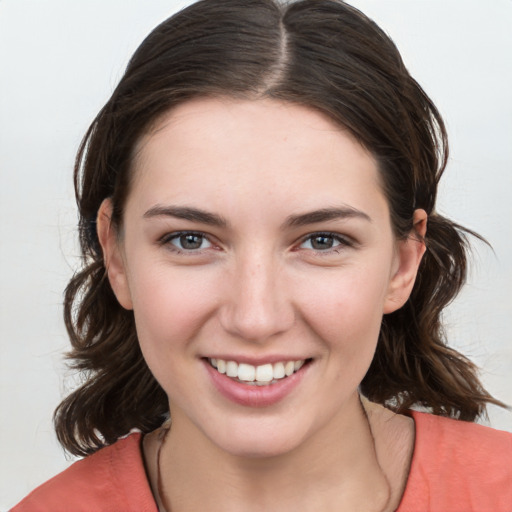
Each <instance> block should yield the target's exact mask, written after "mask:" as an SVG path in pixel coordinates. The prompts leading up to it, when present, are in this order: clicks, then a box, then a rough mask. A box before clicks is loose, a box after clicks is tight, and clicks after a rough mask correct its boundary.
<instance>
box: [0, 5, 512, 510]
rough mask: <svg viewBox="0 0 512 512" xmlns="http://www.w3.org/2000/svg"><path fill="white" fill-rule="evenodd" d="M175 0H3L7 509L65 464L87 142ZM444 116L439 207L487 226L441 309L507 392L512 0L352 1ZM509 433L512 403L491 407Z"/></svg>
mask: <svg viewBox="0 0 512 512" xmlns="http://www.w3.org/2000/svg"><path fill="white" fill-rule="evenodd" d="M188 3H189V2H188V1H185V0H183V1H176V0H175V1H173V0H151V1H150V2H148V1H145V0H87V1H85V0H82V1H78V0H74V1H70V0H45V1H44V2H43V1H41V0H0V230H1V231H0V315H1V316H0V332H1V366H0V391H1V401H0V407H1V409H0V464H1V468H0V509H4V508H8V507H9V506H11V505H13V504H14V503H15V502H16V501H18V500H19V499H21V498H22V497H23V496H24V495H25V494H26V493H27V492H28V491H29V490H31V489H32V488H33V487H34V486H36V485H37V484H39V483H41V482H42V481H44V480H46V479H47V478H49V477H50V476H52V475H54V474H55V473H56V472H58V471H60V470H62V469H63V468H65V467H66V465H67V464H69V462H70V461H69V460H66V458H65V456H64V454H63V452H62V450H61V448H60V447H59V446H58V444H57V442H56V440H55V437H54V434H53V430H52V424H51V416H52V412H53V409H54V408H55V407H56V405H57V404H58V403H59V401H60V399H61V397H62V396H63V395H64V394H65V393H66V390H68V389H69V388H70V387H71V386H72V385H73V382H72V379H71V380H70V379H69V378H68V379H67V380H66V379H65V377H66V375H67V373H66V370H65V367H64V364H63V361H62V353H63V352H64V351H65V350H66V348H67V339H66V334H65V330H64V326H63V322H62V319H61V317H62V314H61V305H62V292H63V289H64V287H65V285H66V283H67V280H68V279H69V277H70V276H71V274H72V272H73V269H74V268H76V267H77V265H78V251H77V245H76V238H75V224H76V213H75V207H74V199H73V190H72V181H71V174H72V166H73V159H74V154H75V152H76V150H77V147H78V144H79V141H80V139H81V137H82V135H83V133H84V132H85V130H86V129H87V126H88V124H89V123H90V122H91V121H92V119H93V117H94V115H95V114H96V112H97V111H98V110H99V109H100V108H101V106H102V105H103V103H104V102H105V101H106V100H107V98H108V96H109V95H110V93H111V92H112V90H113V88H114V86H115V84H116V83H117V81H118V80H119V78H120V76H121V74H122V72H123V69H124V67H125V65H126V63H127V60H128V58H129V57H130V55H131V54H132V52H133V51H134V50H135V48H136V47H137V46H138V44H139V43H140V42H141V40H142V39H143V37H144V36H145V35H146V34H147V33H148V32H149V31H150V30H151V29H152V28H153V27H154V26H155V25H156V24H157V23H159V22H160V21H162V20H163V19H165V18H166V17H168V16H169V15H170V14H172V12H174V11H175V10H177V9H178V8H181V7H183V6H185V5H186V4H188ZM352 3H353V5H355V6H356V7H359V8H361V9H362V10H363V11H364V12H366V13H367V14H368V15H370V16H371V17H373V18H374V19H375V20H376V21H377V22H378V23H379V24H380V25H381V26H382V27H383V28H384V29H385V30H386V31H387V32H388V33H389V34H390V35H391V36H392V38H393V39H394V40H395V42H396V43H397V45H398V47H399V48H400V49H401V51H402V55H403V57H404V60H405V62H406V64H407V66H408V68H409V69H410V71H411V72H412V74H413V76H415V77H416V78H417V80H418V81H419V82H420V83H421V84H422V85H423V87H424V88H425V89H426V90H427V92H428V93H429V95H430V96H431V97H432V98H433V99H434V101H435V102H436V103H437V105H438V107H439V109H440V110H441V112H442V113H443V114H444V117H445V120H446V122H447V126H448V130H449V135H450V137H451V149H452V152H451V159H450V164H449V167H448V170H447V173H446V177H445V180H444V183H443V186H442V189H441V196H440V201H439V210H440V212H441V213H443V214H446V215H449V216H450V217H452V218H454V219H455V220H456V221H458V222H460V223H462V224H463V225H466V226H468V227H470V228H472V229H475V230H477V231H478V232H480V233H481V234H483V235H485V236H486V237H487V238H488V240H489V241H490V242H491V244H492V245H493V247H494V251H495V252H494V253H493V252H492V251H490V250H489V249H488V248H486V247H485V246H484V245H482V244H476V245H475V262H474V265H473V266H472V271H471V277H470V282H469V284H468V286H467V287H466V289H465V291H464V293H463V294H462V295H461V297H460V299H459V300H457V302H456V303H455V304H453V306H452V307H451V308H450V311H449V313H448V314H447V319H446V320H447V331H448V335H449V338H450V340H451V343H452V344H453V345H454V346H456V347H458V348H459V349H461V350H462V351H463V352H464V353H466V354H467V355H468V356H470V357H471V358H472V359H473V360H474V361H475V362H476V363H477V364H478V365H480V366H481V367H482V374H481V375H482V378H483V381H484V383H485V385H486V386H487V387H488V388H489V390H490V391H491V392H492V393H493V394H495V395H496V396H497V397H499V398H500V399H502V400H504V401H505V402H507V403H509V404H512V343H511V335H510V332H509V331H510V325H511V318H512V294H511V291H510V290H511V289H512V242H511V239H512V236H511V235H512V201H511V200H510V196H511V193H512V95H511V94H510V91H511V90H512V57H511V55H512V53H511V52H512V31H511V30H510V27H511V26H512V1H510V0H489V1H488V2H485V3H483V2H481V1H479V0H450V1H448V0H353V1H352ZM490 416H491V424H492V425H493V426H495V427H497V428H501V429H505V430H509V431H511V432H512V414H511V413H508V412H506V411H502V410H499V409H497V408H491V411H490Z"/></svg>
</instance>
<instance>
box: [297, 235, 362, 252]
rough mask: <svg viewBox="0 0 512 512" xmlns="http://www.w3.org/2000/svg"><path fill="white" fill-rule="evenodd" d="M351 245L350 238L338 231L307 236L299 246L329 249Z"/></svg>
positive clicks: (320, 249)
mask: <svg viewBox="0 0 512 512" xmlns="http://www.w3.org/2000/svg"><path fill="white" fill-rule="evenodd" d="M351 245H352V243H351V242H350V240H348V239H347V238H345V237H343V236H341V235H338V234H336V233H313V234H312V235H309V236H308V237H307V238H305V239H304V240H303V241H302V243H301V244H300V246H299V247H300V248H301V249H312V250H314V251H329V250H332V249H336V248H340V249H341V248H342V247H344V246H351Z"/></svg>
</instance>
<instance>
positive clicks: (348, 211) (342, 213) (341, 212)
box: [143, 205, 372, 228]
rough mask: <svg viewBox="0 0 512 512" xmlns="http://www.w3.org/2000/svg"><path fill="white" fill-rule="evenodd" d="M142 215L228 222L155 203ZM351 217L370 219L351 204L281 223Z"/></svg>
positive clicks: (224, 224) (300, 223)
mask: <svg viewBox="0 0 512 512" xmlns="http://www.w3.org/2000/svg"><path fill="white" fill-rule="evenodd" d="M143 217H144V218H145V219H150V218H153V217H173V218H175V219H183V220H189V221H191V222H199V223H201V224H206V225H208V226H215V227H219V228H226V227H228V226H229V222H228V221H227V220H226V219H225V218H224V217H222V216H220V215H217V214H216V213H211V212H207V211H205V210H201V209H200V208H192V207H190V206H163V205H156V206H153V207H151V208H150V209H149V210H147V211H146V212H145V213H144V215H143ZM351 218H359V219H363V220H366V221H368V222H371V221H372V220H371V218H370V216H369V215H367V214H366V213H364V212H362V211H361V210H357V209H356V208H353V207H351V206H343V207H340V208H322V209H320V210H314V211H312V212H306V213H301V214H298V215H290V216H289V217H288V218H287V219H286V221H285V222H284V223H283V227H284V228H287V227H288V228H290V227H302V226H307V225H309V224H315V223H318V222H326V221H330V220H345V219H351Z"/></svg>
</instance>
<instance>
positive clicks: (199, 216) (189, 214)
mask: <svg viewBox="0 0 512 512" xmlns="http://www.w3.org/2000/svg"><path fill="white" fill-rule="evenodd" d="M153 217H174V218H175V219H183V220H189V221H191V222H199V223H201V224H206V225H208V226H215V227H219V228H225V227H227V226H228V224H229V223H228V221H227V220H226V219H225V218H224V217H221V216H220V215H217V214H215V213H210V212H207V211H205V210H201V209H199V208H191V207H188V206H161V205H156V206H153V207H152V208H150V209H149V210H148V211H147V212H146V213H144V218H145V219H150V218H153Z"/></svg>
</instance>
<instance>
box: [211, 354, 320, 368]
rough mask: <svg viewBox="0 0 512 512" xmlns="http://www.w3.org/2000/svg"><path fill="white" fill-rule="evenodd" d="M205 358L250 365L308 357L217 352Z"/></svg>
mask: <svg viewBox="0 0 512 512" xmlns="http://www.w3.org/2000/svg"><path fill="white" fill-rule="evenodd" d="M206 358H207V359H222V360H224V361H236V362H237V363H245V364H250V365H252V366H260V365H263V364H273V363H281V362H286V361H306V360H308V359H311V358H310V357H302V356H297V355H293V356H291V355H282V354H268V355H266V356H258V357H253V356H247V355H233V354H229V355H227V354H218V355H209V356H206Z"/></svg>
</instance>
